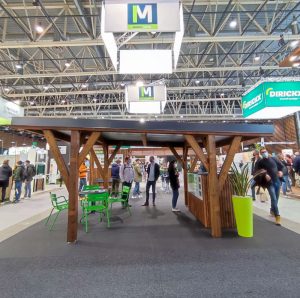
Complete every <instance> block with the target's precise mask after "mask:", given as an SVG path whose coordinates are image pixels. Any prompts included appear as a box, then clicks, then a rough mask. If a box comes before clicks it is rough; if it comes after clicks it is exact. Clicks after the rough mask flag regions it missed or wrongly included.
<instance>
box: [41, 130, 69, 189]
mask: <svg viewBox="0 0 300 298" xmlns="http://www.w3.org/2000/svg"><path fill="white" fill-rule="evenodd" d="M43 133H44V136H45V138H46V140H47V143H48V144H49V146H50V150H51V152H52V154H53V157H54V159H55V161H56V163H57V167H58V169H59V171H60V174H61V176H62V179H63V180H64V182H65V185H66V187H67V189H68V191H69V190H70V187H69V176H70V175H69V170H68V168H67V166H66V164H65V161H64V159H63V157H62V155H61V153H60V151H59V148H58V146H57V142H56V139H55V137H54V135H53V132H52V131H51V130H44V131H43Z"/></svg>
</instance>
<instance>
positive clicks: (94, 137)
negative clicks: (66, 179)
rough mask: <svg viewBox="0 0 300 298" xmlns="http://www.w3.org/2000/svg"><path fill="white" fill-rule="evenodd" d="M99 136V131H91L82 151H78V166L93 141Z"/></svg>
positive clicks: (93, 143)
mask: <svg viewBox="0 0 300 298" xmlns="http://www.w3.org/2000/svg"><path fill="white" fill-rule="evenodd" d="M100 136H101V132H99V131H95V132H92V133H91V135H90V136H89V138H88V140H87V142H86V143H85V145H84V146H83V148H82V151H81V152H80V153H79V158H78V164H79V167H80V165H81V164H82V163H83V161H84V159H85V157H86V156H87V155H88V153H89V152H90V150H91V148H92V147H93V146H94V145H95V143H96V142H97V140H98V139H99V137H100Z"/></svg>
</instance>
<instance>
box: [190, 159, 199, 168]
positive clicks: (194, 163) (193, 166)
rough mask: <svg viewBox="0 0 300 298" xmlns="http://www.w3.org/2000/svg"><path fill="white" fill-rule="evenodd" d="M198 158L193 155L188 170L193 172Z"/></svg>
mask: <svg viewBox="0 0 300 298" xmlns="http://www.w3.org/2000/svg"><path fill="white" fill-rule="evenodd" d="M198 160H199V159H198V157H197V156H195V158H194V159H193V162H192V164H191V168H190V172H194V170H195V168H196V166H197V162H198Z"/></svg>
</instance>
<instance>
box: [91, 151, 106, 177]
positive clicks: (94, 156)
mask: <svg viewBox="0 0 300 298" xmlns="http://www.w3.org/2000/svg"><path fill="white" fill-rule="evenodd" d="M90 154H91V156H92V157H93V159H94V161H95V163H96V166H97V172H98V174H99V176H101V177H104V170H103V168H102V166H101V163H100V161H99V159H98V157H97V155H96V153H95V151H94V149H93V148H91V150H90Z"/></svg>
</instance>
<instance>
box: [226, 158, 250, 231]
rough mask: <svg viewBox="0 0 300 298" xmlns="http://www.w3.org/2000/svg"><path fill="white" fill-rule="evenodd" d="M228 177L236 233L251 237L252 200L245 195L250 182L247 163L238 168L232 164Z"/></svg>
mask: <svg viewBox="0 0 300 298" xmlns="http://www.w3.org/2000/svg"><path fill="white" fill-rule="evenodd" d="M229 177H230V182H231V186H232V190H233V196H232V202H233V210H234V216H235V221H236V226H237V231H238V235H239V236H241V237H253V205H252V203H253V202H252V198H251V197H250V196H248V195H247V193H248V190H249V188H250V183H251V181H250V180H251V179H250V178H249V167H248V165H245V166H244V167H242V168H241V170H239V169H238V168H237V166H236V165H235V164H233V165H232V167H231V173H230V175H229Z"/></svg>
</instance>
